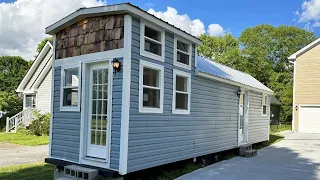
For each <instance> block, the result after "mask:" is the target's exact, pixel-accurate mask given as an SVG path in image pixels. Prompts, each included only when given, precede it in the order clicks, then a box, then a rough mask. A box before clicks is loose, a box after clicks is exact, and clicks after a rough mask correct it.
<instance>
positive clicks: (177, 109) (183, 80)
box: [172, 69, 191, 114]
mask: <svg viewBox="0 0 320 180" xmlns="http://www.w3.org/2000/svg"><path fill="white" fill-rule="evenodd" d="M190 92H191V75H190V73H186V72H183V71H178V70H175V69H174V70H173V98H172V113H173V114H190Z"/></svg>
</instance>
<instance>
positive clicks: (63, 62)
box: [55, 48, 125, 67]
mask: <svg viewBox="0 0 320 180" xmlns="http://www.w3.org/2000/svg"><path fill="white" fill-rule="evenodd" d="M124 53H125V51H124V48H121V49H114V50H110V51H103V52H96V53H91V54H85V55H81V56H74V57H68V58H64V59H56V60H55V67H57V66H68V65H75V64H79V63H86V62H95V61H97V60H105V59H106V58H110V59H112V58H117V57H122V56H123V54H124Z"/></svg>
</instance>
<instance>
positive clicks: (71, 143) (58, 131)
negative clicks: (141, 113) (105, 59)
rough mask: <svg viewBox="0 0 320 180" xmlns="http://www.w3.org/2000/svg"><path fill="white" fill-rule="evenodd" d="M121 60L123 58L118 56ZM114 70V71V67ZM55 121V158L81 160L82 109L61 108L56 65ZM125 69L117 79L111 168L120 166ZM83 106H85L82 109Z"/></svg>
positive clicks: (59, 81)
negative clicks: (66, 109)
mask: <svg viewBox="0 0 320 180" xmlns="http://www.w3.org/2000/svg"><path fill="white" fill-rule="evenodd" d="M118 60H119V61H120V62H122V61H123V58H118ZM111 71H112V70H111ZM54 75H55V76H54V93H53V95H54V101H53V112H52V115H53V123H52V125H53V126H52V146H51V156H52V157H53V158H59V159H65V160H68V161H73V162H77V163H78V162H79V151H80V126H81V112H66V111H60V84H61V67H55V73H54ZM122 77H123V76H122V72H119V73H117V75H116V76H114V78H113V82H112V84H113V88H112V89H113V93H112V121H111V122H112V124H111V147H110V149H111V152H110V154H111V155H110V168H111V169H114V170H118V169H119V157H120V154H119V153H120V129H121V128H120V127H121V102H122V79H123V78H122ZM81 109H83V108H81Z"/></svg>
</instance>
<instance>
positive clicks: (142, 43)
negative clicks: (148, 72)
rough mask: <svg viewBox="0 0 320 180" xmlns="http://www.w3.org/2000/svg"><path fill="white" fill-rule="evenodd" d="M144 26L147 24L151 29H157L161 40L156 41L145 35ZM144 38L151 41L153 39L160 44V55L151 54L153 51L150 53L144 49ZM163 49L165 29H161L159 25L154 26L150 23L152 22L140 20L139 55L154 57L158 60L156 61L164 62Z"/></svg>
mask: <svg viewBox="0 0 320 180" xmlns="http://www.w3.org/2000/svg"><path fill="white" fill-rule="evenodd" d="M145 26H148V27H150V28H151V29H154V30H156V31H159V32H160V33H161V42H158V41H155V40H153V39H151V38H148V37H145V36H144V30H145ZM145 38H147V39H148V40H151V41H154V42H157V43H159V44H161V56H158V55H156V54H153V53H150V52H148V51H145V50H144V45H145V41H144V40H145ZM164 49H165V31H164V30H163V29H161V28H160V27H158V26H155V25H152V24H149V23H146V22H143V21H141V22H140V55H142V56H145V57H148V58H151V59H155V60H158V61H161V62H164V56H165V55H164V52H165V51H164Z"/></svg>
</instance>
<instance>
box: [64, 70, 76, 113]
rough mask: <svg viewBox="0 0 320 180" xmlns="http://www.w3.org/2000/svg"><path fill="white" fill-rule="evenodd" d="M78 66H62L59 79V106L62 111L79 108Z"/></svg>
mask: <svg viewBox="0 0 320 180" xmlns="http://www.w3.org/2000/svg"><path fill="white" fill-rule="evenodd" d="M79 71H80V70H79V67H72V68H64V69H62V70H61V72H62V76H61V77H62V80H61V108H60V110H62V111H64V110H65V111H79V110H80V108H79V107H80V93H79V84H80V78H79V77H80V72H79Z"/></svg>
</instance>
